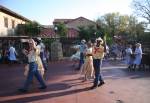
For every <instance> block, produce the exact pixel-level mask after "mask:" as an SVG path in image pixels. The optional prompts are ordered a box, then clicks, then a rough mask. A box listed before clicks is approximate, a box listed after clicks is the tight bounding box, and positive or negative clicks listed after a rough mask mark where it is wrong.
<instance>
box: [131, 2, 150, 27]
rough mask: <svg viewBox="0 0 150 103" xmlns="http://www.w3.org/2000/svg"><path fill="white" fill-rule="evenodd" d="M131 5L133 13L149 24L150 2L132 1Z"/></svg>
mask: <svg viewBox="0 0 150 103" xmlns="http://www.w3.org/2000/svg"><path fill="white" fill-rule="evenodd" d="M132 5H133V8H134V10H135V13H136V14H137V15H138V16H141V17H142V18H145V19H146V20H148V23H149V24H150V0H133V2H132Z"/></svg>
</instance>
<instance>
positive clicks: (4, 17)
mask: <svg viewBox="0 0 150 103" xmlns="http://www.w3.org/2000/svg"><path fill="white" fill-rule="evenodd" d="M26 22H31V21H30V20H29V19H27V18H25V17H23V16H21V15H19V14H17V13H15V12H13V11H11V10H9V9H8V8H6V7H4V6H1V5H0V37H2V36H12V35H14V33H15V32H14V31H15V28H16V27H17V25H18V24H25V23H26Z"/></svg>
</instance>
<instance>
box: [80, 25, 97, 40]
mask: <svg viewBox="0 0 150 103" xmlns="http://www.w3.org/2000/svg"><path fill="white" fill-rule="evenodd" d="M78 29H79V38H80V39H85V40H87V41H88V40H90V39H92V38H95V34H94V33H95V32H96V29H95V27H94V26H93V25H89V26H88V27H83V26H80V27H78Z"/></svg>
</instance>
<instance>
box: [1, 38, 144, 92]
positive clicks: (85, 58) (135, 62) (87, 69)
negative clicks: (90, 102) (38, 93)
mask: <svg viewBox="0 0 150 103" xmlns="http://www.w3.org/2000/svg"><path fill="white" fill-rule="evenodd" d="M27 43H28V46H27V48H24V49H23V50H22V53H23V54H24V55H25V56H26V57H27V58H28V62H27V64H26V66H25V72H24V75H25V76H26V81H25V83H24V85H23V87H22V88H20V89H19V91H20V92H27V91H28V89H29V86H30V84H31V83H32V81H33V77H34V76H35V78H36V79H37V80H38V81H39V83H40V85H41V87H39V89H46V88H47V86H46V83H45V81H44V74H45V72H46V71H47V70H48V57H49V52H48V50H47V49H46V47H45V45H44V43H43V42H42V40H41V38H37V39H35V40H33V39H29V40H28V41H27ZM133 47H134V46H132V45H130V44H129V45H127V47H125V49H124V52H125V57H124V58H125V63H126V64H127V65H128V68H129V69H131V68H134V69H135V68H137V67H138V66H139V65H140V63H141V59H142V48H141V44H140V43H136V45H135V48H133ZM73 48H74V49H75V50H76V51H77V52H76V53H75V54H74V55H72V56H71V60H74V61H75V63H78V67H77V68H76V70H79V71H80V73H81V75H82V76H84V77H83V82H84V81H87V80H89V79H93V86H92V87H91V89H95V88H97V87H99V86H102V85H103V84H105V82H104V79H103V78H102V76H101V67H102V61H103V59H104V58H105V59H107V58H108V57H109V56H108V55H109V53H110V49H109V47H108V45H106V42H105V40H103V39H102V38H101V37H98V38H96V40H95V42H94V43H93V42H91V41H90V40H89V41H88V42H86V40H84V39H83V40H81V43H80V44H79V45H76V46H74V47H73ZM112 48H113V50H112V51H113V53H114V54H116V55H118V54H119V53H118V52H119V50H118V48H117V44H115V45H113V47H112ZM8 53H9V54H8V59H9V61H10V63H14V62H15V61H16V60H17V58H16V56H17V55H18V53H17V52H16V50H15V47H14V46H13V44H10V47H9V49H8ZM0 56H1V55H0Z"/></svg>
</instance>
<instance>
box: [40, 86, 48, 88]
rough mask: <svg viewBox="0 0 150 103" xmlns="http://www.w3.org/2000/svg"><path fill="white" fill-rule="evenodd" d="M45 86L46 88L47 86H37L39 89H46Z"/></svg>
mask: <svg viewBox="0 0 150 103" xmlns="http://www.w3.org/2000/svg"><path fill="white" fill-rule="evenodd" d="M46 88H47V86H43V87H39V89H46Z"/></svg>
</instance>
